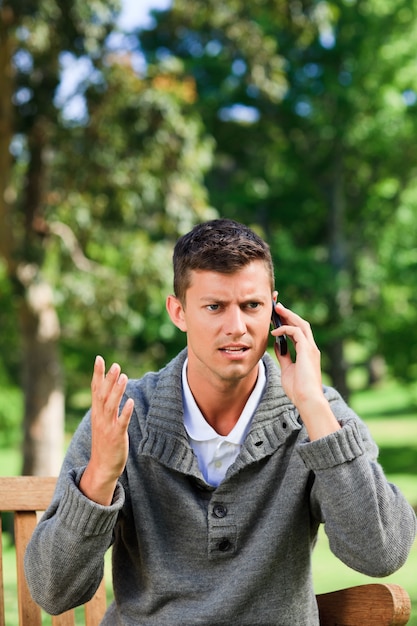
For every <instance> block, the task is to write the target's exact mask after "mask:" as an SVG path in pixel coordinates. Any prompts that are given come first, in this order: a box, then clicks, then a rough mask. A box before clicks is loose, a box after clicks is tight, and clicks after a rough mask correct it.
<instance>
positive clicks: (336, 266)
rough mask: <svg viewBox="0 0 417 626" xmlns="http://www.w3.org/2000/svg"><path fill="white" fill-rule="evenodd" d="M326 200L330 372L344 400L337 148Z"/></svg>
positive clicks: (345, 285) (341, 197) (344, 274)
mask: <svg viewBox="0 0 417 626" xmlns="http://www.w3.org/2000/svg"><path fill="white" fill-rule="evenodd" d="M328 200H329V222H328V223H329V237H328V241H329V244H328V245H329V260H330V264H331V267H332V269H333V276H334V281H335V291H334V297H333V302H331V303H330V307H329V311H330V321H331V325H332V327H334V328H335V330H336V332H335V336H334V337H333V339H332V341H331V342H330V343H329V346H328V353H329V357H330V367H329V374H330V376H331V379H332V383H333V385H334V386H335V387H336V389H337V390H338V391H339V392H340V393H341V394H342V396H343V397H344V398H345V400H346V401H347V400H348V397H349V387H348V383H347V363H346V360H345V356H344V337H343V332H342V329H343V321H344V320H345V319H346V317H347V316H348V315H350V314H351V293H350V287H349V274H348V254H347V247H348V246H347V240H346V233H345V223H346V217H345V212H346V210H345V209H346V207H345V194H344V181H343V157H342V153H341V149H338V150H337V153H336V155H335V160H334V169H333V178H332V181H331V183H330V192H329V194H328Z"/></svg>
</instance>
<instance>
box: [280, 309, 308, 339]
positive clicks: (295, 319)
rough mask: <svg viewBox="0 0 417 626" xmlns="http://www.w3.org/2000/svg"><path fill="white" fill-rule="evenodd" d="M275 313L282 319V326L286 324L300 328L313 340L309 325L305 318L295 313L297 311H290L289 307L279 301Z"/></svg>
mask: <svg viewBox="0 0 417 626" xmlns="http://www.w3.org/2000/svg"><path fill="white" fill-rule="evenodd" d="M277 313H278V315H279V316H280V317H281V318H282V320H283V326H286V325H288V326H295V327H296V328H300V329H301V330H302V332H303V333H304V335H305V336H306V337H307V339H310V340H313V341H314V337H313V331H312V330H311V326H310V324H309V323H308V322H307V321H306V320H305V319H303V318H302V317H300V316H299V315H297V313H294V311H291V309H287V308H286V307H285V306H284V305H283V304H281V302H278V303H277Z"/></svg>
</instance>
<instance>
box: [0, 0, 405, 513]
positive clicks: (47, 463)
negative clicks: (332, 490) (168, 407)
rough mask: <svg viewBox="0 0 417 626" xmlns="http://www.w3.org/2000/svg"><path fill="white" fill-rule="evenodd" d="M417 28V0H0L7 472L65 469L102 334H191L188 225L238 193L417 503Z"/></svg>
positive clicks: (153, 363)
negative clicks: (175, 263) (170, 300)
mask: <svg viewBox="0 0 417 626" xmlns="http://www.w3.org/2000/svg"><path fill="white" fill-rule="evenodd" d="M149 11H150V12H149ZM416 41H417V0H367V1H366V2H365V0H334V1H325V0H252V1H251V2H250V3H248V2H244V0H229V1H226V2H221V3H220V2H217V1H215V0H186V1H185V0H174V2H172V3H171V2H170V1H169V0H159V1H158V0H154V1H153V2H152V1H150V2H143V1H141V2H139V0H123V2H119V1H118V0H91V1H90V2H87V3H86V2H84V0H3V1H2V2H1V3H0V87H1V89H0V342H1V344H0V345H1V350H0V474H13V473H22V472H23V473H25V474H56V473H57V472H58V471H59V467H60V464H61V460H62V455H63V452H64V449H65V446H66V445H67V443H68V440H69V438H70V437H71V434H72V433H73V431H74V428H76V426H77V424H78V422H79V420H80V418H81V417H82V415H83V414H84V412H85V411H86V410H87V409H88V406H89V402H90V393H89V384H90V377H91V372H92V366H93V361H94V357H95V355H96V354H98V353H100V354H102V355H103V356H104V358H105V359H106V361H107V362H108V363H110V362H111V361H113V360H117V361H118V362H120V364H121V365H122V367H123V370H124V371H125V372H126V373H127V374H128V375H129V376H130V377H133V378H135V377H139V376H141V375H142V374H143V373H144V372H145V371H147V370H149V369H156V368H159V367H160V366H162V365H164V364H165V363H166V362H167V360H169V359H170V358H171V357H172V356H173V355H174V354H175V353H176V352H177V351H178V350H179V349H180V348H182V347H183V346H184V336H183V335H182V334H181V333H180V332H179V331H177V330H176V329H175V328H174V327H173V326H172V324H171V323H170V322H169V320H168V317H167V314H166V312H165V305H164V302H165V297H166V295H167V293H169V292H171V291H172V274H171V255H172V249H173V245H174V243H175V241H176V239H177V237H178V236H179V235H181V234H183V233H184V232H186V231H187V230H189V229H190V228H191V227H192V226H193V225H194V224H195V223H197V222H200V221H203V220H206V219H211V218H213V217H216V216H221V217H230V218H234V219H237V220H239V221H242V222H244V223H246V224H248V225H250V226H251V227H252V228H254V229H255V230H256V231H257V232H259V234H261V236H263V237H264V238H265V239H266V240H267V241H268V242H269V244H270V246H271V249H272V253H273V257H274V263H275V268H276V287H277V289H278V290H279V292H280V299H281V300H282V302H283V303H284V304H286V305H288V306H290V307H291V308H293V309H294V310H296V311H297V312H298V313H299V314H300V315H302V316H303V317H306V318H307V319H308V320H309V321H310V322H311V324H312V326H313V330H314V333H315V337H316V341H317V343H318V344H319V347H320V349H321V351H322V358H323V370H324V373H325V380H326V382H328V383H330V384H332V385H334V386H336V387H337V388H338V389H339V391H340V392H341V393H342V394H343V396H344V397H345V398H346V399H347V400H348V401H349V402H350V403H351V404H352V405H353V407H354V408H355V409H356V410H357V411H358V412H359V414H360V415H361V416H362V417H363V418H364V419H365V420H366V421H367V423H368V424H369V426H370V428H371V430H372V431H373V433H374V436H375V438H376V439H377V442H378V443H379V445H380V449H381V462H382V464H383V465H384V468H385V470H386V472H387V474H388V475H389V476H390V477H391V476H392V477H393V478H394V479H395V481H396V482H397V483H398V484H399V485H400V487H401V488H402V489H403V490H404V492H405V493H406V495H407V497H408V498H409V500H410V501H411V503H412V504H413V505H414V506H417V420H416V417H417V382H416V375H417V359H416V355H417V307H416V304H417V141H416V136H417V45H416Z"/></svg>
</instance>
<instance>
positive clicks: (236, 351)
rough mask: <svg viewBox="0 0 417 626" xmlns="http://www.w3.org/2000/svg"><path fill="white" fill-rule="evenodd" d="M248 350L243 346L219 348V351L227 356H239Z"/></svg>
mask: <svg viewBox="0 0 417 626" xmlns="http://www.w3.org/2000/svg"><path fill="white" fill-rule="evenodd" d="M248 349H249V348H246V347H245V346H227V347H226V348H220V351H221V352H227V353H228V354H239V353H240V352H242V353H243V352H246V350H248Z"/></svg>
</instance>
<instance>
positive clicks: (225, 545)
mask: <svg viewBox="0 0 417 626" xmlns="http://www.w3.org/2000/svg"><path fill="white" fill-rule="evenodd" d="M217 547H218V548H219V550H220V552H227V551H228V550H230V548H231V547H232V544H231V543H230V541H229V540H228V539H226V538H224V539H222V540H221V541H220V543H219V545H218V546H217Z"/></svg>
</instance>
